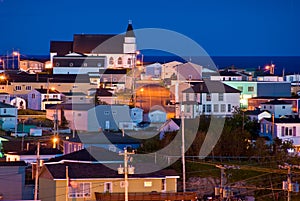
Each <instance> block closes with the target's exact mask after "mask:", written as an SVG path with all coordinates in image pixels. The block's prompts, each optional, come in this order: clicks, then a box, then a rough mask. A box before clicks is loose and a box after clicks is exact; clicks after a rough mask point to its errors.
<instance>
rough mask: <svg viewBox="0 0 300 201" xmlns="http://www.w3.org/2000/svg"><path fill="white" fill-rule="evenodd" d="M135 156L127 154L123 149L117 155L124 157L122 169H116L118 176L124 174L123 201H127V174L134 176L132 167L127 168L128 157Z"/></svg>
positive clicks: (125, 149) (130, 153)
mask: <svg viewBox="0 0 300 201" xmlns="http://www.w3.org/2000/svg"><path fill="white" fill-rule="evenodd" d="M132 154H135V153H134V151H133V152H128V151H127V148H126V147H125V148H124V152H123V153H119V155H124V168H122V167H119V168H118V173H119V174H124V182H125V201H128V186H129V185H128V174H134V167H132V166H130V167H128V160H129V155H132Z"/></svg>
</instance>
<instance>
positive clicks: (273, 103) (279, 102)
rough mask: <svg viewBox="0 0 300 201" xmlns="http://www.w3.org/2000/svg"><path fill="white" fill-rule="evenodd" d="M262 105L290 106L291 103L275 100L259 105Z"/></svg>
mask: <svg viewBox="0 0 300 201" xmlns="http://www.w3.org/2000/svg"><path fill="white" fill-rule="evenodd" d="M261 104H262V105H291V103H288V102H286V101H283V100H278V99H275V100H271V101H268V102H264V103H261Z"/></svg>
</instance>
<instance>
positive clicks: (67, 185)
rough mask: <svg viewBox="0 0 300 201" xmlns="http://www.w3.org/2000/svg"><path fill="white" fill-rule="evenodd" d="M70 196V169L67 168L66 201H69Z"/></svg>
mask: <svg viewBox="0 0 300 201" xmlns="http://www.w3.org/2000/svg"><path fill="white" fill-rule="evenodd" d="M68 196H69V167H68V166H66V201H68Z"/></svg>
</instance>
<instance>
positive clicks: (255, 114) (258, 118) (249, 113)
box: [245, 110, 272, 122]
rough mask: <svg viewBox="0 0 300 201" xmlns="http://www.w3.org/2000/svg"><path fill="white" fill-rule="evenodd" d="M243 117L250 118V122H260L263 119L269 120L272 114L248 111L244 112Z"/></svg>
mask: <svg viewBox="0 0 300 201" xmlns="http://www.w3.org/2000/svg"><path fill="white" fill-rule="evenodd" d="M245 115H246V116H247V117H249V118H250V120H251V121H257V122H260V121H261V120H262V119H264V118H271V117H272V114H271V113H270V112H268V111H265V110H264V111H261V110H252V111H251V110H249V111H246V112H245Z"/></svg>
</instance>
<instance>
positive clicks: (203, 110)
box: [202, 105, 205, 113]
mask: <svg viewBox="0 0 300 201" xmlns="http://www.w3.org/2000/svg"><path fill="white" fill-rule="evenodd" d="M202 113H205V105H203V106H202Z"/></svg>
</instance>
